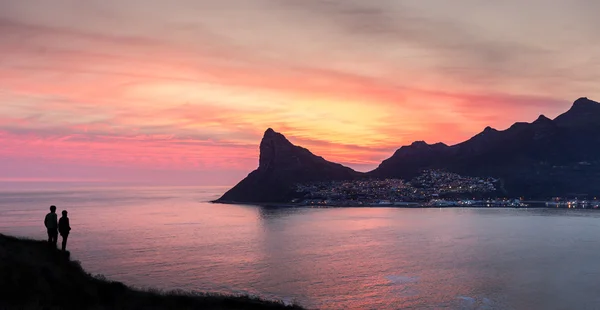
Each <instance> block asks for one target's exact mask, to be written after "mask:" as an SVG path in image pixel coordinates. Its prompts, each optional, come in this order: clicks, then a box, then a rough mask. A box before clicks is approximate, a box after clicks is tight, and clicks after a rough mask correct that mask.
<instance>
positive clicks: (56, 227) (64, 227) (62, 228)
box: [44, 206, 71, 251]
mask: <svg viewBox="0 0 600 310" xmlns="http://www.w3.org/2000/svg"><path fill="white" fill-rule="evenodd" d="M56 218H57V216H56V207H55V206H50V213H48V214H46V218H45V219H44V225H46V230H47V231H48V243H50V244H52V245H54V247H55V248H56V243H57V242H58V233H60V235H61V236H62V250H63V251H64V250H65V248H66V247H67V238H68V237H69V232H70V231H71V226H70V225H69V218H68V217H67V210H63V212H62V217H61V218H60V220H58V221H57V220H56Z"/></svg>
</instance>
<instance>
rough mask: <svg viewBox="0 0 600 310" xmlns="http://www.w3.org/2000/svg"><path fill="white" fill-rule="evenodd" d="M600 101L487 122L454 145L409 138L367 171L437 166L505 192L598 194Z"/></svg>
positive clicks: (396, 173) (386, 173)
mask: <svg viewBox="0 0 600 310" xmlns="http://www.w3.org/2000/svg"><path fill="white" fill-rule="evenodd" d="M599 121H600V104H599V103H597V102H595V101H592V100H589V99H587V98H580V99H578V100H577V101H575V103H574V104H573V106H572V107H571V109H570V110H569V111H567V112H566V113H564V114H562V115H560V116H558V117H557V118H556V119H554V120H551V119H549V118H547V117H545V116H543V115H540V117H538V119H537V120H535V121H534V122H532V123H515V124H514V125H512V126H511V127H510V128H508V129H506V130H503V131H498V130H495V129H493V128H490V127H487V128H486V129H485V130H484V131H483V132H481V133H479V134H478V135H476V136H474V137H473V138H471V139H469V140H467V141H465V142H462V143H459V144H457V145H453V146H445V145H443V144H435V145H427V144H425V143H416V144H415V143H413V144H412V145H411V146H408V147H402V148H400V149H399V150H398V151H396V153H395V154H394V155H393V156H392V157H390V158H389V159H386V160H384V161H383V162H382V163H381V165H380V166H379V167H378V168H377V169H375V170H374V171H372V172H370V173H369V175H370V176H373V177H393V178H411V177H412V176H414V175H416V174H417V173H418V172H420V171H422V170H423V169H428V168H434V169H435V168H438V169H445V170H448V171H451V172H456V173H460V174H464V175H472V176H493V177H497V178H500V179H501V180H502V181H503V184H504V189H505V191H506V194H507V195H511V196H527V197H532V198H536V197H539V198H542V197H543V198H546V197H549V196H553V195H560V196H564V195H582V194H588V195H595V194H600V143H599V142H600V126H599V125H600V123H599Z"/></svg>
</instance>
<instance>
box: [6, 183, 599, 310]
mask: <svg viewBox="0 0 600 310" xmlns="http://www.w3.org/2000/svg"><path fill="white" fill-rule="evenodd" d="M224 190H225V188H222V187H195V188H192V187H154V188H96V189H83V188H79V189H71V190H62V191H61V190H48V191H33V190H27V191H17V190H4V191H1V192H0V232H2V233H6V234H12V235H19V236H27V237H31V238H37V239H43V238H45V237H46V235H45V230H44V227H43V219H44V215H45V214H46V213H47V212H48V207H49V206H50V204H55V205H57V207H58V211H61V210H63V209H67V210H68V211H69V217H70V219H71V226H72V228H73V230H72V232H71V235H70V238H69V244H68V248H69V249H70V251H71V254H72V257H73V258H74V259H76V260H79V261H80V262H81V263H82V265H83V267H84V268H85V269H86V270H88V271H89V272H91V273H94V274H102V275H104V276H106V277H107V278H110V279H114V280H119V281H122V282H124V283H127V284H129V285H134V286H138V287H155V288H163V289H186V290H199V291H211V292H224V293H247V294H255V295H260V296H263V297H266V298H276V299H282V300H284V301H288V302H291V301H296V302H297V303H299V304H301V305H304V306H306V307H309V308H322V309H399V308H412V309H440V308H447V309H600V294H599V293H598V292H599V291H600V212H595V211H593V210H591V211H590V210H569V209H567V210H564V209H561V210H554V209H400V208H348V209H309V208H294V209H272V208H260V207H254V206H243V205H216V204H210V203H207V201H208V200H211V199H214V198H216V197H218V196H219V194H221V193H222V192H223V191H224Z"/></svg>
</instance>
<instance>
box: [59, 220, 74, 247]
mask: <svg viewBox="0 0 600 310" xmlns="http://www.w3.org/2000/svg"><path fill="white" fill-rule="evenodd" d="M70 231H71V226H70V225H69V218H68V217H67V210H63V212H62V217H61V218H60V220H58V232H59V233H60V235H61V236H62V250H63V251H64V250H65V248H66V247H67V238H68V237H69V232H70Z"/></svg>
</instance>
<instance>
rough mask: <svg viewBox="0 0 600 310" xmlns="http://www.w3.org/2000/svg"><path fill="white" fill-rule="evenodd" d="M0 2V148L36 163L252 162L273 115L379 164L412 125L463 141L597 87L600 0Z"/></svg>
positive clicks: (196, 166) (311, 137)
mask: <svg viewBox="0 0 600 310" xmlns="http://www.w3.org/2000/svg"><path fill="white" fill-rule="evenodd" d="M0 7H1V8H2V9H1V10H0V55H2V57H1V58H0V103H1V104H0V132H1V134H0V143H1V145H2V147H1V148H0V159H3V160H5V161H9V160H16V159H17V158H26V159H27V160H28V161H27V165H43V164H44V163H52V165H59V164H60V165H66V164H68V163H77V165H81V167H84V166H86V165H88V166H90V167H91V166H98V165H99V166H102V167H105V168H107V169H108V168H109V167H113V168H114V167H120V168H123V167H131V168H132V169H138V170H131V171H136V172H135V173H139V171H140V170H139V169H142V170H143V169H153V168H157V167H158V168H160V169H163V170H164V171H237V172H235V173H233V174H231V175H235V176H239V175H243V174H244V173H246V172H247V171H249V170H251V169H252V168H254V167H255V166H256V162H257V161H256V158H257V155H258V142H259V140H260V138H261V135H262V133H263V132H264V130H265V128H267V127H273V128H275V129H276V130H279V131H281V132H283V133H284V134H286V135H287V136H288V137H289V138H290V139H291V140H292V141H293V142H295V143H297V144H300V145H303V146H305V147H308V148H309V149H311V150H313V151H314V152H315V153H317V154H319V155H323V156H324V157H325V158H327V159H329V160H334V161H340V162H342V163H345V164H348V165H351V166H353V167H357V168H359V169H362V170H367V169H370V168H372V167H374V166H376V165H377V163H378V162H379V161H381V160H382V159H384V158H386V157H387V156H389V155H390V154H391V153H392V152H393V150H394V149H395V148H397V147H399V146H401V145H403V144H407V143H410V142H412V141H413V140H426V141H428V142H438V141H441V142H445V143H448V144H452V143H457V142H460V141H461V140H464V139H467V138H469V137H470V136H472V135H474V134H476V133H477V132H479V131H481V130H482V129H483V128H484V127H485V126H487V125H490V126H493V127H497V128H500V129H501V128H506V127H508V126H510V124H511V123H513V122H516V121H531V120H533V119H535V118H536V117H537V115H538V114H541V113H543V114H546V115H547V116H549V117H552V116H556V115H557V114H558V113H560V112H561V111H563V110H565V109H566V108H568V106H569V101H572V100H573V99H574V98H577V97H580V96H589V97H591V98H593V97H594V96H596V97H600V91H599V90H598V89H597V87H596V85H597V84H598V82H600V74H599V73H598V72H600V58H599V57H598V56H597V55H600V46H598V45H597V44H595V43H594V42H597V41H598V40H600V38H598V34H597V32H596V31H595V29H597V26H598V21H597V19H595V18H594V16H592V15H593V14H592V15H590V12H591V11H593V9H597V8H598V5H597V4H596V3H593V2H590V1H584V0H578V1H566V0H565V1H558V0H557V1H551V3H548V2H541V1H539V0H535V1H530V2H527V3H523V2H518V1H513V0H509V1H503V2H502V3H486V4H483V3H482V2H479V1H473V0H459V1H453V2H451V3H449V2H440V1H426V2H425V1H416V0H415V1H413V0H406V1H390V0H373V1H368V2H365V1H358V0H347V1H327V0H303V1H299V0H298V1H296V0H287V1H274V0H244V1H241V0H240V1H237V0H231V1H209V0H195V1H191V0H189V1H188V0H178V1H161V0H145V1H138V0H134V1H127V2H122V1H116V0H105V1H99V0H90V1H86V5H81V3H80V2H76V1H71V0H56V1H53V2H48V1H37V0H32V1H27V2H22V1H9V0H0ZM505 16H511V22H510V23H508V22H507V21H506V17H505ZM565 29H570V30H569V31H565ZM131 173H133V172H131ZM172 175H173V177H174V178H175V176H174V175H176V174H172ZM10 177H11V178H19V177H24V178H35V177H36V176H32V175H29V174H28V175H23V176H19V175H18V173H13V175H11V176H10ZM44 177H45V178H48V177H51V176H48V175H45V176H44ZM72 177H73V178H79V177H80V176H79V175H73V176H72ZM103 177H104V176H103ZM90 178H93V176H90Z"/></svg>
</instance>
